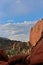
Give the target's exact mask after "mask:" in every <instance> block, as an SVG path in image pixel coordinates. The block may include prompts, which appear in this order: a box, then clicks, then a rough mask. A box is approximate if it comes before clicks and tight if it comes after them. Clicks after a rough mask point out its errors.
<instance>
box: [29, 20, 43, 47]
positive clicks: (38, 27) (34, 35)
mask: <svg viewBox="0 0 43 65" xmlns="http://www.w3.org/2000/svg"><path fill="white" fill-rule="evenodd" d="M42 32H43V19H41V20H39V21H38V22H37V23H36V24H35V25H34V27H33V28H32V29H31V31H30V43H31V44H32V45H33V46H35V44H36V43H37V41H38V40H39V39H40V37H41V33H42Z"/></svg>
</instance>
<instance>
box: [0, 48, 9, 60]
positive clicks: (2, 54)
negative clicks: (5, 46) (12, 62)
mask: <svg viewBox="0 0 43 65" xmlns="http://www.w3.org/2000/svg"><path fill="white" fill-rule="evenodd" d="M0 61H8V56H7V54H6V53H5V52H4V51H3V50H2V49H0Z"/></svg>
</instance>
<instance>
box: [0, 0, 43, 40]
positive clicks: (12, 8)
mask: <svg viewBox="0 0 43 65" xmlns="http://www.w3.org/2000/svg"><path fill="white" fill-rule="evenodd" d="M41 18H43V0H0V36H2V37H7V38H12V39H14V40H15V39H16V40H17V39H18V38H19V37H20V38H21V39H20V38H19V39H18V40H23V39H24V37H25V38H26V39H24V41H25V40H27V38H28V36H29V34H28V32H29V31H30V22H31V26H32V25H33V24H34V22H35V21H37V20H39V19H41ZM33 21H34V22H33ZM14 23H15V24H14ZM27 23H28V24H27ZM11 24H12V25H11ZM13 24H14V25H16V24H17V25H16V26H15V28H13ZM18 24H19V25H18ZM22 24H23V25H24V26H23V27H22ZM25 24H27V25H25ZM20 25H21V26H20ZM3 26H5V27H7V28H6V29H7V32H8V31H12V29H13V31H14V30H15V29H16V30H17V27H18V29H19V26H20V28H21V30H19V32H18V31H16V34H15V33H14V32H13V33H14V34H13V35H12V34H10V35H8V34H9V33H7V32H6V30H5V27H4V28H3ZM9 26H10V27H11V28H8V27H9ZM23 28H24V29H25V31H23V30H24V29H23ZM27 28H28V29H29V30H28V29H27ZM22 29H23V30H22ZM26 31H27V32H26ZM3 32H4V33H3ZM25 32H26V33H25ZM6 34H7V35H6ZM17 34H18V36H17ZM21 34H24V37H22V36H23V35H21ZM25 35H27V36H25ZM14 37H16V38H14ZM22 38H23V39H22Z"/></svg>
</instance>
